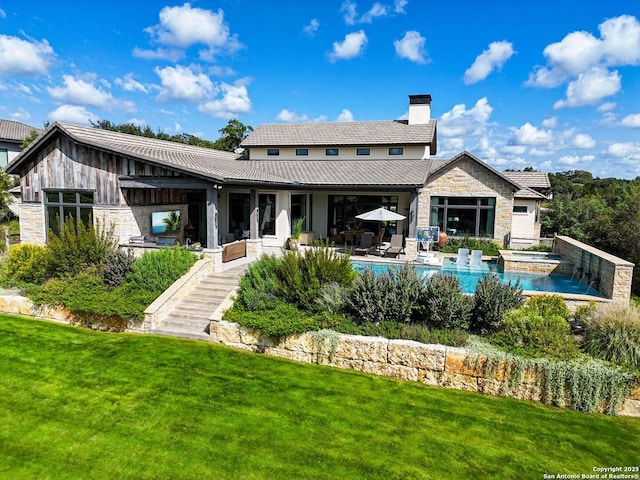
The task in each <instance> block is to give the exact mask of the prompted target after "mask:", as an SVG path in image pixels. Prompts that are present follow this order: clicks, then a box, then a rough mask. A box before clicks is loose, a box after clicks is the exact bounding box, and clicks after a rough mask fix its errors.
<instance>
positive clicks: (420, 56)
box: [393, 30, 429, 63]
mask: <svg viewBox="0 0 640 480" xmlns="http://www.w3.org/2000/svg"><path fill="white" fill-rule="evenodd" d="M424 42H425V38H424V37H423V36H422V35H420V32H417V31H415V30H411V31H409V32H407V33H405V34H404V37H402V39H401V40H396V41H394V42H393V45H394V47H395V48H396V53H397V54H398V56H399V57H402V58H407V59H409V60H411V61H412V62H416V63H427V61H428V60H429V58H428V56H427V52H426V50H425V48H424Z"/></svg>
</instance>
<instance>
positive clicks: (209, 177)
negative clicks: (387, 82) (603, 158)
mask: <svg viewBox="0 0 640 480" xmlns="http://www.w3.org/2000/svg"><path fill="white" fill-rule="evenodd" d="M430 112H431V96H430V95H411V96H409V114H408V119H407V120H388V121H368V122H333V123H331V122H329V123H300V124H289V123H281V124H264V125H261V126H259V127H258V128H256V129H255V131H254V132H253V133H252V134H251V135H250V136H248V137H247V138H246V139H245V140H244V141H243V142H242V147H244V149H245V152H244V154H242V155H237V154H234V153H230V152H222V151H218V150H212V149H206V148H201V147H195V146H191V145H183V144H178V143H172V142H166V141H162V140H156V139H150V138H145V137H135V136H131V135H127V134H122V133H118V132H111V131H107V130H100V129H96V128H87V127H81V126H78V125H71V124H67V123H54V124H53V125H51V126H50V127H49V128H48V129H47V130H46V131H45V132H44V133H43V134H42V135H41V136H40V137H39V139H38V140H37V141H36V142H35V143H33V144H32V145H30V146H29V147H28V148H27V149H25V150H24V152H22V154H20V155H19V156H18V157H17V158H16V159H15V160H14V161H13V162H11V164H10V165H9V166H8V169H7V171H8V172H10V173H13V174H17V175H20V178H21V191H22V199H23V203H22V204H21V215H20V221H21V235H22V239H23V241H26V242H31V243H38V244H42V243H45V242H46V235H47V231H48V229H49V228H52V229H54V230H56V229H57V228H59V227H60V224H61V223H62V222H64V219H65V218H68V215H69V214H71V215H72V216H73V217H76V218H88V217H89V215H92V216H93V218H94V219H97V220H98V221H99V222H102V223H104V224H109V225H112V226H113V228H114V235H116V236H117V237H118V239H119V240H120V242H121V243H123V244H126V243H128V241H129V239H130V238H132V237H141V236H144V237H145V238H146V239H147V240H151V241H160V243H165V242H166V240H167V238H168V239H169V241H172V240H176V241H179V242H185V241H187V240H188V241H192V242H196V241H197V242H200V243H201V244H202V245H203V246H204V247H206V248H209V249H215V248H217V247H218V246H219V245H220V244H222V243H225V242H229V241H232V240H235V239H240V238H246V239H247V242H248V244H252V245H253V246H254V250H253V251H270V250H271V251H273V250H274V249H279V248H281V247H282V246H283V245H284V244H285V242H286V240H287V238H288V237H289V235H290V234H291V225H292V224H293V221H295V220H296V219H303V223H304V230H305V231H307V232H310V233H309V235H308V236H309V237H312V236H316V237H327V236H328V235H329V234H330V233H331V232H332V231H338V232H340V231H343V230H346V229H349V228H355V227H358V226H364V227H365V228H370V229H377V228H378V227H379V225H375V224H370V225H358V220H357V219H356V215H358V214H360V213H363V212H365V211H368V210H371V209H374V208H377V207H380V206H383V207H386V208H388V209H389V210H392V211H395V212H398V213H400V214H402V215H404V216H405V217H406V219H405V220H399V221H396V222H389V223H388V224H386V225H385V228H386V231H387V234H389V233H393V232H398V233H403V234H404V235H405V238H406V239H407V251H408V252H414V251H415V252H417V247H416V245H417V243H416V232H417V228H419V227H421V226H428V225H438V226H440V228H441V229H442V231H446V232H447V233H449V234H450V235H453V236H462V235H469V236H478V237H486V238H493V239H495V240H497V241H499V242H500V243H502V242H503V241H504V240H505V239H506V238H508V237H509V235H510V234H511V232H512V229H513V218H514V213H513V209H514V206H517V205H520V204H521V202H522V203H523V204H526V206H527V209H528V208H529V204H530V203H531V204H532V205H534V206H535V205H538V204H539V202H540V201H541V200H542V199H543V198H544V195H543V194H540V193H538V192H536V191H535V190H534V189H532V188H531V187H529V186H527V185H524V184H523V183H522V182H523V180H517V179H513V178H510V177H509V176H508V175H507V174H505V173H500V172H498V171H497V170H495V169H493V168H492V167H490V166H489V165H487V164H486V163H485V162H483V161H481V160H480V159H478V158H476V157H474V156H473V155H472V154H470V153H468V152H462V153H460V154H459V155H457V156H456V157H454V158H452V159H436V158H432V156H433V155H435V154H436V151H437V122H436V121H435V120H434V119H431V115H430ZM527 218H528V221H529V223H530V225H528V227H527V228H529V230H530V231H531V232H535V228H534V223H535V216H533V217H531V218H529V217H527ZM169 227H170V228H169ZM527 235H529V233H527ZM530 236H531V237H532V241H535V239H534V238H533V237H534V235H533V233H532V234H531V235H530Z"/></svg>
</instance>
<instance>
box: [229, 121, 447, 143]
mask: <svg viewBox="0 0 640 480" xmlns="http://www.w3.org/2000/svg"><path fill="white" fill-rule="evenodd" d="M435 137H436V120H430V121H429V122H428V123H426V124H421V125H408V124H407V123H406V122H405V121H397V120H386V121H371V122H326V123H323V122H315V123H266V124H263V125H260V126H259V127H258V128H256V129H255V130H254V131H253V133H251V134H250V135H249V136H248V137H247V138H245V139H244V141H243V142H242V144H241V145H242V146H243V147H267V146H269V147H285V146H292V147H293V146H321V145H327V146H329V145H337V146H339V145H427V144H431V143H433V142H434V141H435Z"/></svg>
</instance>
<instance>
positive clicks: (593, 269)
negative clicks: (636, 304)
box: [553, 236, 634, 302]
mask: <svg viewBox="0 0 640 480" xmlns="http://www.w3.org/2000/svg"><path fill="white" fill-rule="evenodd" d="M553 253H557V254H559V255H562V256H563V257H565V258H567V259H569V260H570V261H571V262H573V264H574V265H575V266H576V267H577V268H580V269H582V272H583V274H587V273H588V274H589V278H590V279H591V280H593V279H594V278H597V279H598V283H599V285H598V288H597V289H598V291H599V292H600V293H601V294H602V295H603V296H604V297H605V298H608V299H611V300H612V301H621V302H629V299H630V298H631V282H632V280H633V267H634V264H633V263H631V262H627V261H626V260H623V259H621V258H618V257H616V256H614V255H610V254H608V253H607V252H603V251H602V250H598V249H597V248H595V247H592V246H590V245H587V244H586V243H582V242H579V241H577V240H574V239H573V238H571V237H566V236H557V237H556V238H555V239H554V241H553Z"/></svg>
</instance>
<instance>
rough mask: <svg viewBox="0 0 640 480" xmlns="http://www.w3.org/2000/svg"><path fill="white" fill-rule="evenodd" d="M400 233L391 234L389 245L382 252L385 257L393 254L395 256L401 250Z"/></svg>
mask: <svg viewBox="0 0 640 480" xmlns="http://www.w3.org/2000/svg"><path fill="white" fill-rule="evenodd" d="M402 240H403V237H402V234H400V233H394V234H393V235H391V245H390V246H389V248H387V249H386V250H385V252H384V256H385V257H389V256H394V257H397V256H398V255H400V253H401V252H402Z"/></svg>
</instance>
